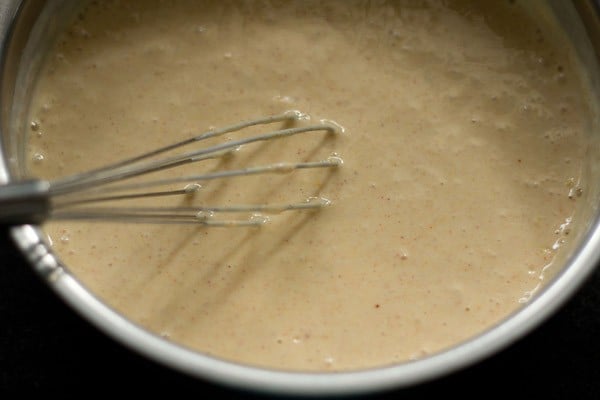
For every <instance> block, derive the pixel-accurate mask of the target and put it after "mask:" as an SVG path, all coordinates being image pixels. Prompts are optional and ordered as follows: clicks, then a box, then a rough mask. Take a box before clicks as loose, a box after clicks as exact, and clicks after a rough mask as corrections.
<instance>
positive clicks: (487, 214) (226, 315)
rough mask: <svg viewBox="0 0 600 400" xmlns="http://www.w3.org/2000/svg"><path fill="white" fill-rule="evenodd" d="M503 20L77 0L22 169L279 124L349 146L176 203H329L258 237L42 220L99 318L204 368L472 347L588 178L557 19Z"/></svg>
mask: <svg viewBox="0 0 600 400" xmlns="http://www.w3.org/2000/svg"><path fill="white" fill-rule="evenodd" d="M518 7H519V6H518V5H510V4H508V3H506V2H476V1H473V2H468V1H456V2H454V1H450V2H448V4H446V3H443V4H442V3H438V2H433V3H431V4H430V3H428V2H423V3H419V2H403V1H397V2H381V3H380V2H364V1H330V2H317V1H306V2H253V1H240V2H236V1H234V2H222V1H203V2H198V1H173V2H168V4H167V3H165V2H160V1H128V2H125V3H123V4H121V3H107V2H97V3H91V4H90V5H89V6H88V8H87V9H85V10H84V11H83V12H82V14H81V15H80V17H79V18H78V19H77V20H76V21H75V22H74V24H73V25H72V26H71V28H70V29H69V32H68V33H67V34H65V35H64V36H63V37H62V38H60V40H59V41H58V43H57V45H56V47H55V48H54V49H53V50H52V52H51V54H50V56H49V58H48V61H47V65H46V66H45V69H44V71H43V74H42V76H41V77H40V81H39V84H38V87H37V91H36V94H35V98H34V101H33V104H32V107H31V120H32V121H33V122H34V123H35V126H36V132H35V134H33V135H31V139H30V152H31V158H32V163H31V172H32V174H33V175H36V176H41V177H44V178H55V177H59V176H65V175H68V174H69V173H74V172H78V171H84V170H87V169H90V168H94V167H97V166H101V165H106V164H109V163H111V162H113V161H116V160H120V159H123V158H127V157H128V156H131V155H135V154H138V153H140V152H143V151H144V150H151V149H153V148H157V147H160V146H164V145H167V144H169V143H172V142H173V141H175V140H178V139H179V138H181V137H192V136H194V135H197V134H198V133H199V132H202V131H205V130H207V129H210V128H211V126H216V127H220V126H226V125H229V124H231V123H233V122H235V121H239V120H247V119H251V118H253V117H256V116H261V115H277V114H279V113H281V112H285V111H286V110H290V109H299V110H302V111H303V112H305V113H306V114H307V115H309V116H310V117H311V121H310V122H311V123H312V122H316V121H319V120H321V119H333V120H335V121H337V122H339V123H341V124H342V125H343V126H344V127H345V129H346V133H345V134H344V135H338V136H336V137H335V138H332V137H331V136H330V135H322V136H320V137H317V136H311V138H310V140H307V139H306V137H299V136H298V137H292V138H289V140H285V141H277V142H276V143H275V142H269V143H264V144H261V145H257V146H245V147H244V148H243V149H242V150H241V151H239V152H237V153H236V154H235V156H234V157H226V158H221V159H215V160H209V162H208V163H207V164H203V172H210V171H216V170H223V169H235V168H244V167H246V166H249V165H260V164H265V163H272V162H278V161H287V160H300V161H308V160H321V159H327V158H328V157H330V156H331V154H332V153H334V152H339V153H340V154H341V155H342V156H343V158H344V161H345V163H344V166H343V168H340V169H338V170H336V171H335V173H326V174H323V171H322V170H321V171H319V170H310V171H302V173H299V174H292V175H267V176H260V177H257V176H254V177H245V178H244V180H241V179H238V178H232V179H227V180H220V181H218V182H217V181H214V182H210V183H208V184H206V185H205V187H204V188H203V189H202V191H200V192H198V193H197V194H196V195H195V196H194V198H193V199H187V198H185V199H184V200H183V202H184V203H185V202H192V201H193V202H196V201H200V202H203V203H206V204H221V205H229V204H238V203H256V204H263V203H282V202H283V203H284V202H286V201H288V200H289V199H295V200H297V199H306V198H310V197H312V196H324V197H325V198H328V199H331V200H333V201H334V205H333V207H328V208H326V209H324V210H321V212H318V213H311V212H309V213H282V214H278V215H276V218H272V220H271V221H270V224H268V225H267V226H264V227H262V228H261V229H253V228H249V229H247V228H241V229H237V228H236V229H231V228H207V227H196V226H179V225H177V226H174V225H173V226H172V225H169V226H163V225H160V226H155V225H127V224H110V223H84V222H79V223H66V222H55V223H49V224H47V225H46V226H45V227H44V229H46V231H47V232H48V233H49V235H50V237H52V239H53V241H54V247H55V248H56V251H57V252H58V254H59V255H60V256H61V257H62V258H63V260H64V261H65V263H66V264H67V265H68V266H69V267H70V268H71V269H72V271H73V272H74V274H75V275H76V276H77V277H78V278H79V279H80V280H81V281H82V282H83V283H84V284H85V285H86V286H87V287H89V288H91V290H92V291H93V292H94V293H96V294H97V295H98V296H100V297H101V298H102V299H104V300H105V301H106V302H107V303H108V304H110V305H111V306H113V307H114V308H116V309H117V310H119V311H120V312H122V313H123V314H124V315H126V316H127V317H128V318H130V319H131V320H133V321H135V322H136V323H139V324H140V325H142V326H144V327H147V328H148V329H149V330H151V331H153V332H156V333H157V334H160V335H163V336H164V337H165V338H166V339H168V340H172V341H174V342H177V343H181V344H183V345H185V346H187V347H191V348H194V349H197V350H198V351H200V352H203V353H207V354H212V355H214V356H216V357H220V358H224V359H228V360H234V361H237V362H241V363H247V364H251V365H260V366H266V367H273V368H279V369H293V370H312V371H323V370H348V369H357V368H366V367H372V366H380V365H387V364H392V363H396V362H403V361H407V360H410V359H413V358H419V357H423V356H426V355H427V354H430V353H431V352H436V351H439V350H441V349H444V348H447V347H448V346H451V345H453V344H456V343H458V342H460V341H462V340H465V339H467V338H469V337H471V336H472V335H475V334H477V333H478V332H481V331H482V330H483V329H485V328H487V327H489V326H491V325H492V324H494V323H496V322H497V321H499V320H500V319H501V318H503V317H505V316H507V315H508V314H509V313H510V312H512V311H514V310H515V309H516V308H518V307H519V306H520V304H521V302H526V301H527V298H528V296H530V295H531V293H532V292H535V290H536V288H537V287H538V285H539V284H540V282H541V280H542V278H543V276H544V274H547V273H549V271H550V270H551V268H552V267H551V263H552V260H553V259H554V257H555V256H556V254H557V252H559V251H560V244H561V243H562V242H561V241H564V240H566V239H567V237H565V236H564V235H563V233H562V231H561V230H560V227H561V226H562V225H564V224H565V223H566V221H570V220H569V218H570V217H571V216H572V215H573V212H574V210H575V208H576V205H577V196H575V197H574V198H572V199H571V198H569V191H570V190H573V189H574V188H582V187H583V186H582V185H583V184H584V182H580V178H581V168H582V161H581V160H582V159H583V154H584V150H585V129H586V126H587V125H586V121H587V120H588V119H589V118H590V116H589V114H588V111H587V107H586V104H585V101H584V96H582V93H583V92H584V88H583V84H582V81H581V80H580V79H579V76H578V73H577V69H576V67H575V66H574V64H573V63H572V62H571V61H570V60H572V59H573V58H572V55H571V54H570V53H569V46H568V45H567V44H565V43H560V42H557V41H555V40H545V38H546V37H547V35H551V34H552V32H551V27H550V26H546V25H541V24H542V23H543V21H534V20H532V19H531V18H530V17H529V16H528V15H527V13H526V12H525V11H523V10H521V9H520V8H518ZM38 132H39V133H41V134H40V135H38V134H37V133H38ZM253 133H257V132H253ZM221 139H223V138H221ZM227 139H228V138H225V140H227ZM229 139H231V140H234V138H233V137H231V138H229ZM40 156H41V158H40ZM569 182H570V183H569ZM583 190H585V187H583ZM160 201H162V200H159V203H160ZM155 202H156V200H153V203H152V204H156V203H155ZM567 225H568V223H567ZM555 232H558V233H555ZM555 244H556V245H555Z"/></svg>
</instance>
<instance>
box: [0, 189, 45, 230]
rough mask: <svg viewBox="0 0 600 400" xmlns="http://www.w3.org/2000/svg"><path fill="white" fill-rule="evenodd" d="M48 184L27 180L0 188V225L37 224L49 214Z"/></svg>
mask: <svg viewBox="0 0 600 400" xmlns="http://www.w3.org/2000/svg"><path fill="white" fill-rule="evenodd" d="M49 189H50V184H49V183H48V182H46V181H42V180H27V181H21V182H14V183H9V184H6V185H2V186H0V224H11V225H12V224H39V223H42V222H44V220H46V218H47V217H48V214H49V213H50V196H49Z"/></svg>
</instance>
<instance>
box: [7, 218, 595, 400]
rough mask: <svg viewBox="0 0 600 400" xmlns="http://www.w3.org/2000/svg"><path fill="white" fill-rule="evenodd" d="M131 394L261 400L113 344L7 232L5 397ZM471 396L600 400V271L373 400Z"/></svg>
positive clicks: (255, 395)
mask: <svg viewBox="0 0 600 400" xmlns="http://www.w3.org/2000/svg"><path fill="white" fill-rule="evenodd" d="M123 389H125V390H130V391H134V392H135V393H136V394H139V395H143V394H151V393H169V394H171V395H172V394H178V393H181V394H185V395H186V396H189V395H194V396H202V397H210V398H212V397H216V395H224V396H226V397H227V398H237V397H239V398H242V397H244V398H247V397H252V398H259V396H258V395H257V394H249V393H243V392H237V391H233V390H231V389H226V388H223V387H220V386H216V385H213V384H210V383H207V382H201V381H199V380H197V379H192V378H189V377H186V376H183V375H180V374H178V373H175V372H173V371H170V370H167V369H166V368H164V367H162V366H160V365H158V364H155V363H154V362H151V361H148V360H146V359H145V358H143V357H142V356H139V355H137V354H135V353H132V352H130V351H129V350H127V349H126V348H124V347H122V346H121V345H120V344H118V343H116V342H114V341H113V340H111V339H109V338H107V337H106V336H104V335H103V334H101V333H100V332H99V331H97V330H96V329H95V328H94V327H92V326H91V325H89V324H88V323H87V322H86V321H85V320H83V319H82V318H80V317H79V316H78V315H76V314H75V313H74V312H73V311H72V310H71V309H70V308H69V307H67V306H66V305H65V304H64V303H62V301H61V300H59V299H58V297H57V296H55V295H54V293H53V292H52V291H51V290H50V289H49V288H48V287H47V286H46V285H45V284H44V283H43V282H42V281H41V279H39V278H38V276H37V275H36V274H35V273H34V272H33V270H32V269H31V268H30V267H29V266H28V265H27V264H26V263H25V261H24V259H23V258H22V257H21V255H20V253H19V252H18V251H17V250H16V248H15V246H14V245H13V243H12V240H11V239H10V237H9V234H8V229H6V228H1V232H0V398H3V399H7V398H14V397H16V395H19V397H22V395H23V394H24V393H27V392H33V393H39V394H44V395H48V394H65V395H67V394H71V395H72V394H74V393H80V394H81V393H85V394H92V393H93V394H102V393H107V394H111V393H112V394H114V395H118V394H120V393H121V391H122V390H123ZM6 395H9V396H6ZM467 395H473V396H477V397H478V398H482V399H487V398H490V397H491V396H493V397H496V396H495V395H503V396H506V397H508V396H510V398H525V397H528V398H531V399H538V398H543V399H565V398H568V399H587V398H590V399H600V269H598V270H597V271H596V273H594V274H593V275H592V276H591V278H590V279H589V280H588V281H587V282H586V284H585V285H584V286H583V287H582V288H581V289H580V290H579V292H578V293H577V294H576V295H575V296H574V297H573V298H572V299H571V300H570V301H569V302H568V303H567V304H566V305H565V306H564V307H563V308H562V309H561V310H560V311H559V312H558V313H557V314H556V315H555V316H554V317H552V318H550V319H549V320H548V321H546V322H545V323H544V324H543V325H542V326H541V327H539V328H538V329H536V330H535V331H534V332H533V333H531V334H530V335H528V336H527V337H525V338H524V339H522V340H520V341H519V342H517V343H516V344H515V345H513V346H511V347H510V348H508V349H507V350H505V351H503V352H501V353H500V354H497V355H496V356H494V357H492V358H490V359H488V360H486V361H484V362H482V363H479V364H478V365H475V366H473V367H470V368H467V369H465V370H463V371H460V372H458V373H455V374H452V375H450V376H447V377H445V378H443V379H440V380H437V381H435V382H430V383H428V384H425V385H421V386H417V387H412V388H409V389H404V390H398V391H393V392H386V393H378V394H376V395H373V396H369V397H368V398H374V399H375V398H376V399H392V398H394V399H396V398H425V399H429V398H441V397H442V396H443V397H451V398H455V396H461V397H464V396H467ZM170 397H172V396H170ZM362 398H367V397H366V396H362Z"/></svg>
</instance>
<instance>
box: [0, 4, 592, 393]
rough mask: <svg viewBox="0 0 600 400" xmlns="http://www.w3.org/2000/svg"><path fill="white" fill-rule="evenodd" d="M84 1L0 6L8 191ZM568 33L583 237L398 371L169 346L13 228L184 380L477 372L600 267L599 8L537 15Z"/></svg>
mask: <svg viewBox="0 0 600 400" xmlns="http://www.w3.org/2000/svg"><path fill="white" fill-rule="evenodd" d="M77 5H78V2H77V1H63V2H45V1H41V0H34V1H29V2H21V1H18V0H9V1H5V2H3V4H2V5H0V40H1V41H2V49H1V53H0V110H1V111H0V137H1V146H2V148H1V149H2V152H0V183H4V182H8V181H10V180H14V179H19V178H22V177H23V176H25V175H26V168H25V162H24V160H25V158H24V149H25V143H26V139H27V138H26V136H25V134H24V132H25V129H24V124H25V121H26V119H25V116H26V113H27V107H28V99H29V96H30V93H31V89H32V87H33V85H34V83H35V77H36V74H37V71H38V68H39V65H40V62H41V60H42V59H43V54H44V49H45V48H47V46H48V44H49V41H50V40H52V38H53V37H54V36H55V35H56V34H57V32H58V31H60V29H61V27H63V26H64V23H65V21H68V20H69V17H70V16H71V15H72V12H73V11H74V10H75V9H76V7H77ZM536 12H539V13H540V16H541V17H544V18H547V19H551V20H553V21H555V23H556V24H558V25H560V26H561V27H563V30H564V33H565V35H566V36H567V37H569V39H570V42H571V43H573V44H574V45H575V48H576V52H577V54H578V56H579V58H580V61H581V65H582V70H583V73H584V74H585V75H586V76H587V78H588V80H589V87H590V93H589V97H590V104H591V105H592V107H593V108H594V110H595V111H596V118H594V120H593V121H590V127H589V131H590V147H589V150H588V155H587V158H588V159H587V160H586V165H587V170H586V172H585V174H586V179H587V181H589V185H588V190H587V191H586V193H585V196H584V200H585V201H584V202H583V204H584V206H582V207H581V209H580V210H579V211H578V215H577V219H578V220H579V221H580V223H579V226H578V227H577V229H576V231H575V233H576V235H575V236H576V239H575V240H573V241H572V242H571V247H570V248H569V249H568V251H566V252H565V255H564V259H562V260H561V262H560V263H559V264H560V268H557V269H556V271H553V272H552V274H551V275H552V276H550V275H549V277H548V278H549V279H547V280H546V282H545V285H544V286H543V287H542V288H541V289H540V290H539V291H538V292H537V293H536V294H535V295H534V297H533V298H532V299H531V300H530V301H529V302H528V303H527V304H526V305H525V306H523V307H522V308H521V309H519V310H518V311H517V312H515V313H513V314H512V315H510V316H508V317H507V318H506V319H504V320H503V321H500V322H499V323H498V324H497V325H495V326H493V327H491V328H489V329H488V330H487V331H485V332H483V333H481V334H480V335H478V336H476V337H473V338H472V339H470V340H469V341H467V342H464V343H460V344H458V345H456V346H455V347H453V348H451V349H448V350H446V351H444V352H440V353H437V354H434V355H432V356H429V357H427V358H424V359H421V360H418V361H413V362H407V363H404V364H399V365H396V366H390V367H384V368H376V369H369V370H364V371H356V372H342V373H297V372H285V371H275V370H267V369H261V368H255V367H251V366H245V365H240V364H235V363H231V362H226V361H223V360H219V359H217V358H213V357H209V356H206V355H203V354H200V353H197V352H194V351H191V350H189V349H186V348H184V347H181V346H178V345H176V344H173V343H170V342H167V341H165V340H163V339H161V338H160V337H159V336H156V335H154V334H152V333H150V332H148V331H146V330H144V329H142V328H141V327H139V326H137V325H135V324H133V323H132V322H130V321H128V320H127V319H126V318H125V317H124V316H122V315H120V314H118V313H117V312H115V311H114V310H112V309H110V308H109V307H107V306H106V305H105V304H103V303H102V302H101V301H99V300H98V299H97V298H96V297H94V295H93V294H92V293H90V292H89V291H88V290H87V289H86V288H85V286H84V285H83V284H82V283H81V282H79V281H78V280H77V279H76V278H75V277H74V276H73V275H72V274H70V273H69V270H68V267H67V266H65V265H64V264H63V263H62V262H61V261H60V259H59V257H58V256H57V255H56V254H54V253H53V251H52V249H51V247H50V246H49V245H48V244H47V243H46V242H45V239H44V237H45V235H44V234H43V232H42V231H41V230H40V228H39V227H36V226H30V225H25V226H15V227H13V228H12V231H11V233H12V236H13V238H14V240H15V243H16V245H17V246H18V247H19V248H20V250H21V251H22V252H23V254H24V255H25V256H26V257H27V258H28V260H29V261H30V263H31V265H32V267H33V268H34V269H35V270H36V271H37V272H38V273H39V275H40V276H41V278H42V279H43V280H45V281H46V282H47V283H48V285H49V286H50V287H51V288H52V289H54V290H55V292H56V293H57V294H58V295H59V296H60V297H61V298H63V299H64V300H65V301H66V302H67V303H68V304H69V305H70V306H72V307H73V308H74V309H75V310H76V311H77V312H79V313H80V314H81V315H82V316H83V317H84V318H86V319H88V320H90V321H91V322H92V323H94V324H95V325H96V326H97V327H98V328H99V329H101V330H102V331H104V332H105V333H106V334H108V335H110V336H111V337H113V338H114V339H116V340H118V341H119V342H121V343H123V344H125V345H127V346H129V347H130V348H132V349H134V350H135V351H137V352H139V353H141V354H143V355H145V356H147V357H148V358H150V359H152V360H155V361H157V362H159V363H162V364H164V365H165V366H167V367H170V368H173V369H176V370H179V371H181V372H183V373H186V374H189V375H192V376H197V377H201V378H204V379H210V380H214V381H216V382H219V383H221V384H225V385H229V386H234V387H237V388H245V389H250V390H255V391H259V392H269V393H276V394H302V395H328V394H336V395H342V394H350V393H352V394H357V393H368V392H373V391H380V390H384V389H390V388H398V387H405V386H410V385H414V384H417V383H422V382H425V381H428V380H431V379H435V378H437V377H440V376H442V375H445V374H448V373H451V372H453V371H456V370H458V369H460V368H463V367H465V366H468V365H470V364H473V363H475V362H477V361H479V360H481V359H483V358H485V357H488V356H490V355H492V354H494V353H496V352H498V351H500V350H502V349H503V348H505V347H507V346H509V345H510V344H511V343H513V342H514V341H515V340H517V339H519V338H520V337H522V336H523V335H525V334H527V333H528V332H530V331H531V330H532V329H534V328H535V327H537V326H538V325H539V324H540V323H541V322H542V321H543V320H544V319H546V318H547V317H548V316H550V315H551V314H552V313H553V312H554V311H555V310H556V309H557V308H558V307H560V306H561V305H562V304H563V303H564V302H565V301H566V300H567V299H569V298H570V297H571V296H572V295H573V294H574V293H575V292H576V291H577V289H578V288H579V286H580V285H581V283H582V282H583V281H584V280H585V279H586V278H587V277H588V276H589V275H590V273H591V272H592V271H593V269H594V268H595V267H596V265H597V263H598V260H600V226H599V223H600V213H599V210H598V204H600V201H599V200H600V179H598V178H599V177H600V162H599V159H600V121H599V118H598V117H597V116H598V115H600V114H598V110H599V108H598V106H597V100H598V99H597V97H598V95H600V79H599V76H598V71H600V69H599V68H598V55H599V54H600V5H599V4H598V3H596V2H593V1H574V2H572V3H571V2H564V1H560V0H556V1H548V2H547V7H546V6H544V7H540V10H538V11H536Z"/></svg>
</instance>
